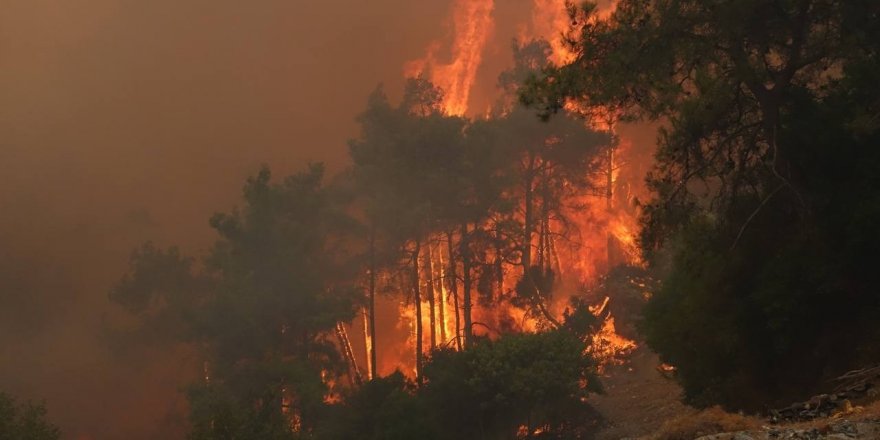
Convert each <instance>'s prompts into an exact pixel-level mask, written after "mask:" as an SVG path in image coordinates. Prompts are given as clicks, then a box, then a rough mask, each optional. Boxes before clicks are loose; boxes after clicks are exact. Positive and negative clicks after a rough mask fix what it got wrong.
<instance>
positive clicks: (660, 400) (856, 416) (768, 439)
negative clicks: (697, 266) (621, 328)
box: [590, 346, 880, 440]
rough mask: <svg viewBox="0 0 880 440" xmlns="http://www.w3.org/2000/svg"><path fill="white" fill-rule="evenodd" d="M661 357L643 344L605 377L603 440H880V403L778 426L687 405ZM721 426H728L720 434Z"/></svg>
mask: <svg viewBox="0 0 880 440" xmlns="http://www.w3.org/2000/svg"><path fill="white" fill-rule="evenodd" d="M659 365H660V361H659V359H658V357H657V355H656V354H654V353H653V352H651V351H650V350H648V349H647V348H644V347H643V346H642V347H640V348H638V349H636V350H635V351H633V352H632V353H631V354H630V355H629V356H628V358H627V359H626V363H625V364H624V365H622V366H615V367H611V368H609V369H608V370H607V371H606V373H605V374H604V376H603V377H602V383H603V385H604V387H605V391H606V394H604V395H598V396H591V398H590V401H591V404H592V405H593V407H594V408H595V409H596V411H597V412H598V413H599V414H600V415H601V417H602V419H603V422H602V428H601V430H600V431H599V433H598V434H597V436H596V439H597V440H619V439H630V440H636V439H638V440H654V439H659V440H695V439H697V440H832V439H835V440H843V439H878V440H880V402H877V403H874V404H872V405H866V406H865V407H859V406H855V407H852V408H849V409H848V410H847V411H846V412H838V413H836V414H834V415H833V416H831V417H827V418H822V419H816V420H813V421H809V422H801V423H783V424H778V425H774V424H771V423H770V422H769V421H768V420H766V419H761V418H756V417H746V416H741V415H736V414H729V413H725V412H723V411H721V410H720V409H712V410H708V411H702V412H700V411H697V410H696V409H693V408H690V407H688V406H686V405H684V404H683V403H681V388H680V387H679V386H678V384H676V383H675V381H674V380H673V379H671V378H669V377H666V376H665V375H664V374H662V373H661V372H660V371H659V370H658V368H657V367H658V366H659ZM719 426H720V427H724V429H721V430H722V431H727V432H725V433H720V434H718V433H717V432H719Z"/></svg>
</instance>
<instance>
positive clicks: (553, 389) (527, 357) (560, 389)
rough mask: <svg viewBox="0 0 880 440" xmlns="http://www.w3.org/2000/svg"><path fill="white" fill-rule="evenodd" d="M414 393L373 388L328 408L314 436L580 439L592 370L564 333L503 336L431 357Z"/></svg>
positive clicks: (396, 387) (391, 380) (398, 380)
mask: <svg viewBox="0 0 880 440" xmlns="http://www.w3.org/2000/svg"><path fill="white" fill-rule="evenodd" d="M424 375H425V385H424V386H423V387H422V388H420V389H417V388H415V387H414V385H413V384H411V383H408V382H407V381H405V380H404V378H403V376H402V375H401V374H400V373H395V374H393V375H391V376H389V377H386V378H380V379H376V380H373V381H372V382H370V383H367V384H365V385H364V386H363V387H362V388H360V389H359V390H357V391H356V392H355V393H354V394H353V395H351V396H349V397H348V398H347V399H346V400H345V402H344V403H343V404H341V405H339V406H338V407H337V408H335V412H334V413H332V416H331V417H329V418H328V419H327V420H325V423H324V425H323V428H319V430H318V431H317V433H318V436H319V437H320V438H328V439H336V438H339V439H343V438H364V439H406V438H424V439H447V438H470V439H510V438H518V436H522V435H523V434H522V432H523V430H526V431H528V432H534V431H536V430H537V429H538V428H542V433H541V434H533V438H582V437H583V435H585V433H587V432H589V430H590V429H591V428H592V427H593V425H592V422H593V421H594V419H592V418H591V416H592V413H591V411H590V408H589V406H588V405H587V404H586V403H585V398H586V396H587V393H588V392H590V391H596V390H598V389H599V388H598V380H597V378H596V376H595V365H594V363H593V362H592V360H591V359H590V358H589V356H587V355H585V354H584V345H583V342H582V340H581V339H580V338H578V337H577V336H575V335H574V334H572V333H570V332H568V331H566V330H556V331H550V332H544V333H537V334H531V333H527V334H507V335H503V336H502V337H500V338H499V339H497V340H495V341H490V340H480V341H477V342H476V343H475V344H474V345H473V346H472V347H471V348H468V349H466V350H464V351H460V352H459V351H454V350H445V349H443V350H437V351H434V352H433V353H432V355H431V357H430V359H429V360H428V362H427V363H426V364H425V372H424Z"/></svg>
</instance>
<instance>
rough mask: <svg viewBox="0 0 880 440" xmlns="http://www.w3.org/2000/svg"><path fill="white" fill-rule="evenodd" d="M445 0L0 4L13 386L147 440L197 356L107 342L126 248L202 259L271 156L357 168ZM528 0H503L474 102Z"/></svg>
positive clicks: (501, 59) (6, 350) (2, 333)
mask: <svg viewBox="0 0 880 440" xmlns="http://www.w3.org/2000/svg"><path fill="white" fill-rule="evenodd" d="M450 3H451V2H449V1H431V2H412V1H401V0H377V1H370V2H286V1H280V0H266V1H260V2H240V1H233V0H220V1H204V0H192V1H184V2H181V1H171V0H156V1H149V2H143V1H133V0H88V1H81V2H69V1H63V0H4V1H0V7H2V10H3V11H4V12H3V14H0V388H3V389H5V390H7V391H9V392H11V393H13V394H17V395H19V396H22V397H23V398H32V399H37V400H39V399H43V398H45V399H46V401H47V404H48V406H49V407H51V408H52V418H53V420H57V422H58V423H59V424H60V426H61V428H62V431H63V432H65V435H66V438H78V437H77V436H78V435H83V436H86V435H88V436H91V437H83V438H151V437H152V436H153V431H151V430H152V429H153V427H154V426H156V425H157V424H160V422H159V421H160V420H162V419H163V417H165V416H166V414H167V413H168V411H169V409H170V408H172V407H174V405H179V404H180V402H179V401H180V397H179V396H178V397H175V396H176V391H177V388H178V387H179V386H180V383H181V381H179V380H177V379H178V378H177V377H176V375H177V374H179V373H180V372H181V371H186V365H180V362H181V361H179V360H174V361H166V360H164V359H160V360H155V359H154V360H152V361H149V362H146V363H144V360H145V359H147V358H148V357H147V356H146V355H142V356H143V357H141V358H138V359H130V358H125V357H115V356H114V355H113V354H112V353H111V352H110V351H109V349H108V348H107V344H105V341H104V340H103V339H102V336H101V333H102V322H104V321H105V320H106V319H110V318H112V316H110V317H108V316H107V315H108V314H109V315H112V314H114V313H116V312H115V311H114V309H113V308H112V307H110V305H109V303H108V301H107V292H108V290H109V288H110V287H111V286H112V284H113V283H114V282H115V281H116V280H117V279H118V277H119V274H120V273H122V272H123V271H124V270H125V267H126V263H127V258H128V255H129V253H130V251H131V249H132V248H133V247H135V246H136V245H138V244H140V243H142V242H144V241H145V240H154V241H156V242H157V243H158V244H161V245H168V244H179V245H181V246H182V247H183V248H184V250H185V251H187V252H189V253H191V254H194V255H198V254H199V253H200V252H201V251H204V250H205V248H206V247H207V246H208V245H209V244H210V240H211V239H212V238H213V236H214V233H213V231H212V230H211V229H210V228H208V227H207V219H208V218H209V217H210V215H211V214H212V213H214V212H216V211H222V210H226V209H228V208H230V207H231V206H233V205H234V204H235V203H237V201H238V195H239V194H240V187H241V182H242V181H243V179H244V178H245V177H246V176H248V175H250V174H253V173H254V172H256V170H257V169H258V168H259V166H260V164H264V163H265V164H268V165H270V166H271V167H272V168H273V170H274V171H276V172H277V173H278V175H283V174H286V173H289V172H291V171H293V170H297V169H300V168H302V167H303V166H304V165H305V164H306V163H307V162H309V161H323V162H326V163H327V164H328V166H329V167H330V170H331V171H333V170H337V169H339V168H340V167H341V166H343V165H345V163H346V160H347V159H346V152H347V146H346V141H347V140H348V139H349V138H351V137H353V136H354V135H356V133H357V126H356V124H355V120H354V118H355V116H356V115H357V114H358V113H360V112H361V111H363V109H364V106H365V103H366V99H367V96H368V95H369V93H370V92H371V91H372V90H373V89H374V88H375V87H376V86H377V84H379V83H383V84H384V86H385V90H387V91H388V92H389V93H390V94H391V95H392V97H394V96H399V94H400V93H401V89H402V87H403V81H404V77H403V69H404V66H405V64H406V63H407V62H409V61H411V60H414V59H417V58H419V57H421V56H422V55H423V54H424V51H425V48H426V47H427V46H428V45H430V44H431V43H432V42H434V41H437V40H440V41H445V40H444V38H447V39H448V37H449V33H450V23H449V20H448V18H444V17H448V14H449V8H450ZM531 8H532V2H531V1H529V0H514V1H505V2H499V3H498V5H497V6H496V8H495V10H494V13H493V15H494V19H495V26H494V29H493V32H492V33H491V35H490V39H489V41H488V42H487V45H486V48H485V51H484V59H483V63H482V64H481V67H480V69H479V70H478V72H477V77H476V82H477V84H478V86H477V87H474V90H475V92H474V94H473V95H472V97H471V103H472V105H471V107H472V108H474V109H479V112H481V111H485V109H487V108H488V106H489V105H490V104H491V103H492V100H493V99H494V93H495V92H494V90H495V82H496V78H497V75H498V73H499V72H500V71H501V70H502V69H504V68H505V67H507V66H508V65H509V64H510V63H511V55H510V46H511V43H512V40H513V39H514V38H515V37H516V36H517V35H518V34H519V33H521V32H522V28H523V26H527V25H528V23H529V17H530V14H531V13H532V11H531ZM439 56H440V58H442V57H443V54H442V53H441V54H439ZM175 359H176V358H175ZM168 423H171V424H174V423H177V422H176V421H174V420H172V421H169V422H168ZM139 436H140V437H139Z"/></svg>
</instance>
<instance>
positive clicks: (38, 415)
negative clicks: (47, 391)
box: [0, 392, 61, 440]
mask: <svg viewBox="0 0 880 440" xmlns="http://www.w3.org/2000/svg"><path fill="white" fill-rule="evenodd" d="M0 438H2V439H4V440H57V439H59V438H61V432H60V431H59V430H58V428H57V427H56V426H55V425H53V424H52V423H50V422H49V421H47V420H46V407H45V406H44V405H42V404H34V403H30V402H28V403H18V402H16V401H15V399H13V398H12V397H11V396H9V395H8V394H6V393H3V392H0Z"/></svg>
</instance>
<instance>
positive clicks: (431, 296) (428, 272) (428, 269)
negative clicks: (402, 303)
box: [423, 240, 437, 351]
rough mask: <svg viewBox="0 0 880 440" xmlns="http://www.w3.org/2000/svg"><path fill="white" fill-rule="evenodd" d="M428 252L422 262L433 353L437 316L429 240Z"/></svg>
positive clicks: (429, 241) (429, 242)
mask: <svg viewBox="0 0 880 440" xmlns="http://www.w3.org/2000/svg"><path fill="white" fill-rule="evenodd" d="M427 244H428V252H425V256H424V258H423V259H424V262H425V280H426V283H425V287H426V289H425V290H426V292H425V295H427V296H428V307H430V309H431V313H430V315H429V316H430V320H431V350H432V351H433V350H434V349H435V348H437V314H436V313H435V310H436V309H435V306H436V301H435V296H436V294H435V292H434V269H433V267H434V263H433V261H431V240H428V243H427Z"/></svg>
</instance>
